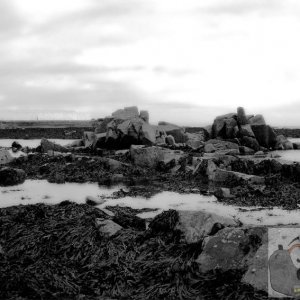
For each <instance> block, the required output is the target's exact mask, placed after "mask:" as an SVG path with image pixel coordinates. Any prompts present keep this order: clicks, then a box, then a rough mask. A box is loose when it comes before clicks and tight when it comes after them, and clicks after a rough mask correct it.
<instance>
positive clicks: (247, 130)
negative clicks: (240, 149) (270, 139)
mask: <svg viewBox="0 0 300 300" xmlns="http://www.w3.org/2000/svg"><path fill="white" fill-rule="evenodd" d="M239 133H240V135H241V136H249V137H253V138H255V135H254V132H253V130H252V128H251V125H250V124H246V125H241V126H240V130H239Z"/></svg>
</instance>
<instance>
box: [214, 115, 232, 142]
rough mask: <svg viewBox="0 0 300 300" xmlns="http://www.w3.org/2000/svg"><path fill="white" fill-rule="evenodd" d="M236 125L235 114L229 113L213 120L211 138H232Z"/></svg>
mask: <svg viewBox="0 0 300 300" xmlns="http://www.w3.org/2000/svg"><path fill="white" fill-rule="evenodd" d="M236 125H237V123H236V114H235V113H229V114H226V115H222V116H218V117H216V118H215V120H214V123H213V125H212V137H213V138H216V137H222V138H232V136H231V135H232V134H233V133H234V127H235V126H236Z"/></svg>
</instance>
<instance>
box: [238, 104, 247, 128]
mask: <svg viewBox="0 0 300 300" xmlns="http://www.w3.org/2000/svg"><path fill="white" fill-rule="evenodd" d="M237 122H238V124H239V125H240V126H242V125H246V124H248V119H247V116H246V113H245V110H244V108H243V107H238V109H237Z"/></svg>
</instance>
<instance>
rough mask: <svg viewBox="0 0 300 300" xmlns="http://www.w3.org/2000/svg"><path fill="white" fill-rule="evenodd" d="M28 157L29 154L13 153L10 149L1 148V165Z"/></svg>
mask: <svg viewBox="0 0 300 300" xmlns="http://www.w3.org/2000/svg"><path fill="white" fill-rule="evenodd" d="M26 156H27V154H26V153H24V152H22V151H17V152H13V151H12V150H11V149H10V150H8V149H4V148H0V165H5V164H8V163H10V162H12V161H13V160H15V159H16V158H19V157H26Z"/></svg>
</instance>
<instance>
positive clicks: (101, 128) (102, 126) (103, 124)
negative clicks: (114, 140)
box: [95, 117, 114, 134]
mask: <svg viewBox="0 0 300 300" xmlns="http://www.w3.org/2000/svg"><path fill="white" fill-rule="evenodd" d="M113 119H114V118H112V117H108V118H105V119H103V120H101V121H99V122H98V124H97V126H96V128H95V133H96V134H98V133H106V131H107V125H108V124H109V123H110V122H111V121H112V120H113Z"/></svg>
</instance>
